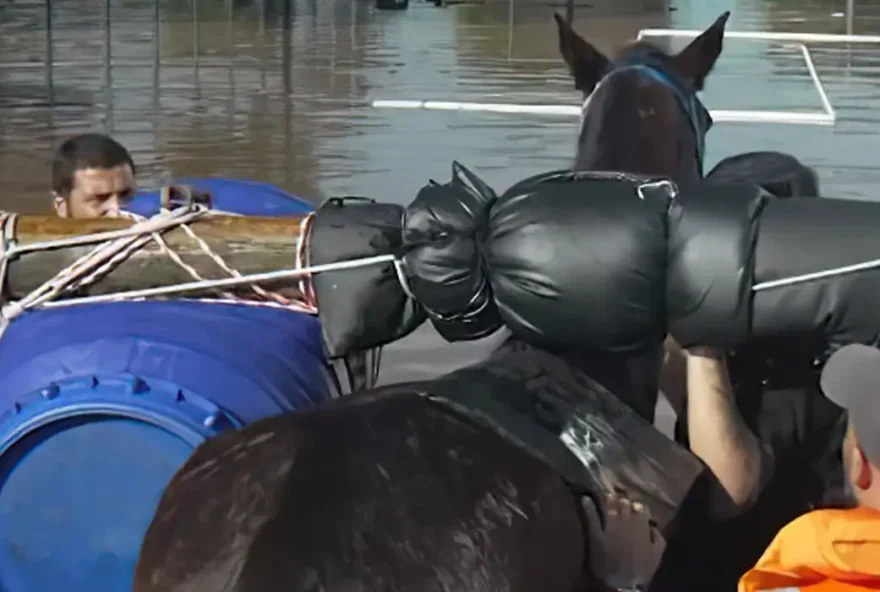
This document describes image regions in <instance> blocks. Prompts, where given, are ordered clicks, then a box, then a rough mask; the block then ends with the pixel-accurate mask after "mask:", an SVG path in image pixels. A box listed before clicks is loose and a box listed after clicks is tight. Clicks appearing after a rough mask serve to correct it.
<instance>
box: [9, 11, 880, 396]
mask: <svg viewBox="0 0 880 592" xmlns="http://www.w3.org/2000/svg"><path fill="white" fill-rule="evenodd" d="M194 2H195V6H194V5H193V3H194ZM575 5H576V6H575V13H574V14H575V22H576V26H577V28H578V29H579V30H580V31H581V32H582V33H583V34H585V35H586V36H587V37H588V38H589V39H591V40H592V41H594V42H595V43H596V44H597V45H598V46H599V47H600V48H603V49H606V50H608V51H610V50H611V49H612V48H614V47H615V46H617V45H618V44H620V43H621V42H623V41H624V40H626V39H629V38H632V37H634V36H635V35H636V34H637V33H638V31H639V30H640V29H642V28H647V27H671V28H702V27H705V26H707V25H708V24H709V23H711V22H712V20H714V18H715V17H717V15H718V14H720V13H721V12H722V11H724V10H732V11H733V18H732V21H731V24H730V25H729V29H730V30H759V31H799V32H824V33H843V32H845V28H846V18H845V17H844V15H843V10H844V8H845V3H844V2H843V1H819V0H812V1H811V0H807V1H804V0H737V1H722V0H590V1H589V2H586V1H584V0H577V2H575ZM855 8H856V11H855V12H856V18H855V19H854V27H855V31H854V32H855V33H860V34H877V33H880V5H877V4H874V5H873V6H872V5H871V3H868V2H866V1H864V0H863V1H861V2H856V3H855ZM553 10H559V11H564V10H565V8H564V2H561V1H559V2H553V1H550V0H543V1H542V0H515V1H514V4H513V9H512V10H511V5H510V3H509V2H506V1H500V0H485V1H484V2H478V1H473V2H469V1H465V2H457V3H455V5H453V6H449V7H445V8H436V7H434V6H433V5H432V4H430V3H427V2H424V1H422V0H412V4H411V8H410V9H409V10H407V11H399V12H381V11H376V10H374V9H373V2H371V1H368V0H290V1H289V2H287V1H286V0H262V1H260V0H253V1H249V0H223V1H221V0H217V1H216V2H212V1H206V0H201V1H199V0H189V1H188V2H187V1H184V0H161V1H160V3H159V6H158V15H159V20H158V25H157V20H156V14H157V11H156V4H155V2H153V0H112V2H111V3H110V4H109V10H108V5H107V3H106V2H105V1H104V0H54V1H53V3H52V19H51V20H52V23H51V24H52V27H51V30H52V34H51V39H52V43H51V48H52V50H51V55H52V62H53V65H52V68H51V70H47V68H46V66H45V63H46V57H47V55H48V53H47V44H46V37H47V35H46V30H47V27H46V24H47V14H46V3H45V2H42V1H29V0H14V1H11V0H0V129H2V134H0V183H2V188H3V190H2V193H0V196H2V197H0V207H2V208H4V209H9V210H16V211H20V212H43V211H47V208H48V205H49V197H48V196H49V187H48V185H49V170H48V167H49V161H50V158H51V154H52V152H53V150H54V148H56V147H57V145H58V144H59V143H60V142H61V141H63V140H64V139H65V138H66V137H68V136H69V135H71V134H74V133H78V132H84V131H94V130H103V131H106V132H109V133H111V134H113V135H114V136H115V137H116V138H117V139H119V140H120V141H121V142H122V143H124V144H125V145H127V146H128V147H129V149H130V150H131V151H132V153H133V155H134V157H135V160H136V162H137V165H138V168H139V171H138V173H139V180H140V182H141V184H142V185H145V186H146V185H153V184H157V183H160V182H162V181H163V180H165V179H167V178H169V177H170V176H201V175H205V176H208V175H220V176H227V177H244V178H250V179H257V180H262V181H268V182H271V183H275V184H277V185H279V186H281V187H284V188H286V189H288V190H290V191H293V192H295V193H297V194H299V195H302V196H305V197H308V198H310V199H313V200H315V201H319V200H320V199H322V198H323V197H327V196H332V195H342V194H348V195H365V196H370V197H374V198H377V199H380V200H389V201H397V202H401V203H404V202H407V201H409V200H410V199H412V198H413V196H414V195H415V192H416V191H417V190H418V189H419V188H420V187H421V186H422V185H423V184H424V183H425V182H426V181H428V179H431V178H435V179H438V180H440V179H445V178H447V177H448V175H449V167H450V163H451V161H452V160H453V159H458V160H460V161H461V162H463V163H464V164H466V165H468V166H470V167H472V168H474V169H475V170H476V171H478V172H479V173H480V174H482V175H484V177H485V178H486V179H487V180H488V181H489V182H491V183H492V184H494V185H495V186H496V187H497V188H499V189H501V188H504V187H505V186H507V185H509V184H511V183H513V182H514V181H516V180H518V179H521V178H523V177H525V176H527V175H530V174H533V173H538V172H541V171H545V170H548V169H552V168H557V167H563V166H566V165H567V164H568V163H569V162H570V160H571V158H572V156H573V152H574V142H575V139H576V134H577V129H576V127H577V122H576V120H573V119H570V118H564V117H535V116H528V115H493V114H478V113H451V112H428V111H412V112H407V111H389V110H378V109H372V108H370V107H369V101H370V100H371V99H376V98H386V99H440V100H458V101H494V102H532V103H570V104H574V103H576V102H577V101H578V99H579V97H578V95H577V93H576V92H575V91H574V88H573V86H572V83H571V81H570V79H569V77H568V74H567V72H566V71H565V70H564V68H563V65H562V63H561V60H560V59H559V57H558V55H557V52H556V37H555V29H554V25H553V23H552V20H551V18H550V15H551V12H552V11H553ZM108 17H109V18H108ZM108 23H109V24H108ZM157 40H158V42H157ZM672 43H673V46H674V44H676V43H678V44H680V43H682V41H681V40H677V41H673V42H672ZM809 48H810V50H811V52H812V55H813V59H814V60H815V63H816V66H817V69H818V71H819V74H820V76H821V79H822V81H823V83H824V85H825V88H826V90H827V92H828V94H829V97H830V99H831V102H832V104H833V105H834V107H835V109H836V110H837V113H838V118H839V119H838V123H837V125H836V126H834V127H833V128H823V127H814V126H794V125H778V124H727V123H719V124H716V126H715V128H714V129H713V130H712V131H711V132H710V135H709V138H708V146H707V166H711V165H712V164H714V163H715V162H716V161H718V160H719V159H721V158H724V157H725V156H728V155H731V154H734V153H737V152H743V151H748V150H756V149H765V150H782V151H787V152H792V153H794V154H795V155H797V156H798V157H800V158H801V159H803V160H804V161H805V162H807V163H808V164H810V165H812V166H815V167H816V168H817V169H818V171H819V174H820V176H821V183H822V188H823V193H824V194H825V195H828V196H835V197H848V198H858V199H876V196H877V195H880V189H878V187H880V169H878V167H877V160H878V158H880V149H878V148H880V143H878V137H877V129H878V125H877V124H878V120H880V115H878V114H880V109H878V107H880V46H874V45H851V46H847V45H841V44H824V45H822V44H809ZM47 72H48V73H49V74H50V75H48V76H47ZM50 81H51V84H49V82H50ZM704 101H705V102H706V104H707V105H708V106H709V107H710V108H713V109H772V110H811V111H817V110H818V109H820V102H819V96H818V94H817V93H816V91H815V89H814V88H813V84H812V81H811V80H810V78H809V75H808V71H807V68H806V65H805V63H804V60H803V57H802V56H801V54H800V53H799V51H798V50H797V48H795V47H790V46H789V47H786V46H783V45H779V44H775V45H774V44H770V43H766V42H755V41H743V40H735V39H731V40H728V41H727V42H726V46H725V51H724V54H723V56H722V58H721V60H720V61H719V63H718V66H717V68H716V71H715V72H714V73H713V75H712V77H711V79H710V82H709V87H708V88H707V90H706V92H705V96H704ZM496 340H497V338H496ZM489 341H490V342H491V341H492V340H489ZM490 346H491V343H487V342H486V341H484V342H478V343H470V344H456V345H449V344H445V343H443V342H442V341H441V340H440V339H439V338H438V337H437V336H436V335H435V334H433V332H432V331H431V330H430V329H428V328H423V329H422V330H420V331H418V332H417V333H416V334H415V335H413V336H412V337H410V338H408V339H405V340H403V341H402V342H400V343H398V344H395V345H394V346H392V347H389V348H387V352H386V355H385V357H384V363H383V367H384V370H383V380H386V381H396V380H402V379H412V378H420V377H425V376H429V375H433V374H436V373H439V372H444V371H448V370H450V369H452V368H455V367H457V366H460V365H462V364H464V363H467V362H471V361H473V360H474V359H476V358H478V357H480V356H482V355H484V354H485V352H486V351H488V348H489V347H490Z"/></svg>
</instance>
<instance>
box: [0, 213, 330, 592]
mask: <svg viewBox="0 0 880 592" xmlns="http://www.w3.org/2000/svg"><path fill="white" fill-rule="evenodd" d="M266 201H267V200H266V199H265V197H264V201H263V203H265V202H266ZM228 207H229V206H228V205H227V206H226V208H228ZM300 207H301V204H300ZM230 209H231V208H230ZM279 209H280V208H279ZM329 397H331V389H330V386H329V382H328V374H327V369H326V365H325V361H324V356H323V350H322V347H321V329H320V325H319V322H318V320H317V319H316V318H314V317H312V316H309V315H305V314H300V313H295V312H290V311H286V310H279V309H274V308H266V307H254V306H247V305H236V304H219V303H204V302H195V301H169V302H117V303H106V304H92V305H81V306H74V307H69V308H61V309H52V310H41V311H34V312H31V313H27V314H25V315H23V316H21V317H19V318H17V319H16V320H15V321H13V322H12V323H11V324H10V326H9V327H8V329H7V331H6V333H5V335H3V336H2V338H0V590H2V591H3V592H44V591H45V592H51V591H60V590H69V591H71V592H79V591H90V592H118V591H122V590H130V589H131V583H132V575H133V573H134V566H135V563H136V561H137V556H138V553H139V551H140V544H141V540H142V538H143V534H144V532H145V531H146V528H147V526H148V525H149V522H150V520H151V518H152V515H153V512H154V510H155V507H156V504H157V503H158V501H159V498H160V496H161V494H162V491H163V489H164V487H165V486H166V484H167V483H168V481H169V480H170V479H171V477H172V476H173V474H174V472H175V471H176V470H177V469H178V467H180V465H181V464H182V463H183V462H184V461H185V460H186V458H187V457H188V456H189V455H190V453H191V452H192V450H193V448H194V447H196V446H197V445H198V444H200V443H201V442H203V441H205V440H206V439H207V438H210V437H212V436H214V435H216V434H218V433H220V432H222V431H223V430H226V429H230V428H232V427H234V426H241V425H244V424H247V423H249V422H252V421H255V420H257V419H260V418H263V417H267V416H271V415H276V414H279V413H283V412H288V411H294V410H298V409H303V408H307V407H309V406H311V405H313V404H315V403H316V402H319V401H322V400H326V399H328V398H329Z"/></svg>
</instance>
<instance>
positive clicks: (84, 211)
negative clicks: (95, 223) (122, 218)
mask: <svg viewBox="0 0 880 592" xmlns="http://www.w3.org/2000/svg"><path fill="white" fill-rule="evenodd" d="M136 190H137V185H136V184H135V180H134V173H133V172H132V170H131V167H130V166H129V165H127V164H125V165H122V166H118V167H114V168H112V169H80V170H78V171H76V173H75V174H74V176H73V189H71V191H70V195H68V196H66V197H64V196H60V195H56V196H55V211H56V212H57V213H58V215H59V216H61V217H62V218H115V217H117V216H118V215H119V212H120V210H121V209H122V208H123V207H125V205H126V204H127V203H128V202H129V201H130V200H131V198H132V197H134V194H135V191H136Z"/></svg>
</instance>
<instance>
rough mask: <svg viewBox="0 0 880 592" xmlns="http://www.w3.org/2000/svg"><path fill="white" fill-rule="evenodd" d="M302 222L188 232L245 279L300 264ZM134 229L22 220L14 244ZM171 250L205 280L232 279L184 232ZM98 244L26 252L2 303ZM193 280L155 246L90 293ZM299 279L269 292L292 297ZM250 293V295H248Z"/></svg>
mask: <svg viewBox="0 0 880 592" xmlns="http://www.w3.org/2000/svg"><path fill="white" fill-rule="evenodd" d="M301 222H302V218H264V217H245V216H213V217H210V218H205V219H202V220H198V221H196V222H193V223H191V224H190V228H192V230H193V231H194V232H195V233H196V234H197V235H198V236H199V237H200V238H202V239H203V240H204V241H205V242H206V243H207V244H208V245H209V246H210V248H211V249H212V250H213V251H214V252H215V253H216V254H217V255H219V256H220V257H222V258H223V260H224V261H226V263H227V264H228V265H229V266H230V267H232V268H233V269H235V270H237V271H239V272H240V273H242V274H249V273H262V272H269V271H277V270H282V269H291V268H293V267H294V266H295V263H296V242H297V237H298V236H299V233H300V225H301ZM132 224H134V223H133V222H131V221H128V220H124V219H99V220H71V219H63V218H57V217H55V216H19V218H18V224H17V229H16V239H17V241H18V242H19V244H20V245H21V246H26V245H28V244H33V243H36V242H43V241H49V240H56V239H64V238H71V237H77V236H82V235H87V234H92V233H97V232H106V231H112V230H120V229H124V228H127V227H129V226H131V225H132ZM163 238H164V239H165V241H166V242H167V243H168V246H169V247H171V248H172V249H173V250H175V251H176V252H177V253H178V254H179V255H180V256H181V258H182V259H183V260H184V261H185V262H186V263H188V264H189V265H191V266H192V267H193V268H194V269H196V271H198V272H199V274H200V275H202V276H203V277H205V278H221V277H229V274H228V273H227V272H225V271H223V270H222V269H221V268H220V267H219V266H218V265H217V264H216V262H214V260H213V259H211V257H210V256H208V254H207V253H205V252H204V251H203V250H202V249H201V247H199V245H198V243H197V242H196V241H194V240H192V239H191V238H190V237H189V236H188V235H187V234H186V233H185V232H184V231H183V230H181V229H180V228H174V229H172V230H168V231H165V232H164V233H163ZM94 247H95V245H91V246H82V247H72V248H64V249H58V250H53V251H42V252H34V253H25V254H22V255H21V256H20V257H18V258H16V259H14V260H13V261H12V262H11V263H10V265H9V273H8V276H7V282H6V286H5V288H6V289H5V291H4V299H5V300H6V301H8V300H10V299H18V298H21V297H22V296H24V295H26V294H28V293H29V292H31V291H33V290H35V289H36V288H37V287H39V286H40V285H42V284H43V283H44V282H46V281H47V280H49V279H51V278H52V277H53V276H54V275H55V274H57V273H58V272H59V271H61V270H62V269H63V268H64V267H66V266H68V265H70V264H71V263H73V262H74V261H75V260H76V259H78V258H80V257H82V256H83V255H84V254H86V253H88V252H89V251H90V250H92V249H94ZM192 279H193V278H192V277H191V276H190V275H189V274H188V273H186V272H185V271H184V270H183V269H182V268H181V267H180V266H178V265H177V264H176V263H174V262H173V261H172V260H171V259H170V258H169V257H167V256H166V255H164V254H163V253H162V252H161V251H160V250H159V248H158V247H157V246H156V244H155V243H151V244H150V245H148V246H146V247H144V248H143V249H142V250H141V251H139V252H138V253H135V255H133V256H132V257H131V258H130V259H129V260H128V261H126V262H125V263H123V264H122V265H120V266H119V267H118V268H117V269H116V270H115V271H113V272H112V273H111V274H110V275H108V276H107V277H106V278H104V279H103V280H101V281H100V282H99V283H97V284H96V285H95V286H93V287H92V288H90V289H89V291H88V293H89V294H106V293H112V292H119V291H124V290H137V289H142V288H152V287H157V286H167V285H172V284H177V283H182V282H188V281H192ZM295 286H296V280H286V281H284V282H279V283H277V284H275V285H273V286H265V287H266V288H269V289H279V290H283V291H284V292H285V293H287V294H288V295H290V293H291V290H295ZM245 293H246V292H245Z"/></svg>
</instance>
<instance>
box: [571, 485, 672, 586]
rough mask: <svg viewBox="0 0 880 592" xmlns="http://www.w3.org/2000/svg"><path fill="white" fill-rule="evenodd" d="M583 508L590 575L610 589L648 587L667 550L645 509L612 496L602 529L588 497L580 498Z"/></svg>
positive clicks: (637, 504)
mask: <svg viewBox="0 0 880 592" xmlns="http://www.w3.org/2000/svg"><path fill="white" fill-rule="evenodd" d="M583 506H584V512H585V513H586V516H587V524H588V527H587V528H588V530H589V541H590V542H589V544H590V563H591V568H592V572H593V575H594V576H595V577H597V578H599V579H601V580H602V581H604V582H605V584H606V585H608V586H610V587H612V588H618V589H629V588H635V587H637V586H647V585H648V584H649V583H650V582H651V579H652V578H653V577H654V572H656V571H657V567H658V566H659V565H660V560H661V559H662V558H663V552H664V551H665V550H666V540H665V539H664V538H663V535H661V534H660V531H659V530H658V529H657V524H656V523H655V522H654V521H653V520H651V517H650V515H649V513H648V509H647V508H646V507H645V506H644V504H641V503H639V502H632V501H630V500H628V499H627V498H626V497H625V496H624V495H622V494H619V493H616V494H611V495H609V496H608V497H607V498H606V499H605V504H604V507H603V509H604V511H605V520H604V526H603V522H602V520H601V519H600V517H599V511H598V509H597V508H596V505H595V504H594V503H593V501H592V500H591V499H590V498H588V497H585V498H583Z"/></svg>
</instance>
